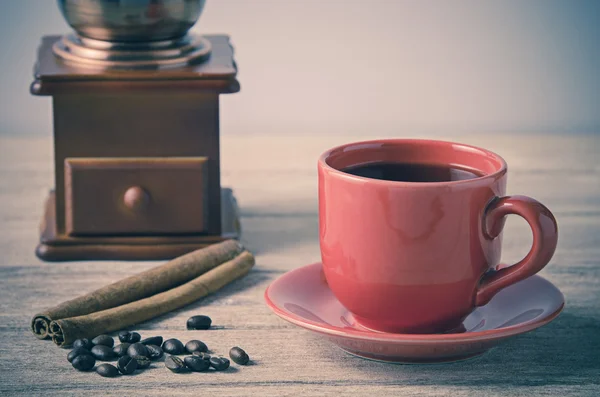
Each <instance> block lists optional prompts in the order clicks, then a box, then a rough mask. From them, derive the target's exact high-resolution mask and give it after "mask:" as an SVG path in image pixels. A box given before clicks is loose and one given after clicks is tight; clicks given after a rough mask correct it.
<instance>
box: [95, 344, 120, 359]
mask: <svg viewBox="0 0 600 397" xmlns="http://www.w3.org/2000/svg"><path fill="white" fill-rule="evenodd" d="M91 353H92V355H93V356H94V357H96V360H100V361H110V360H114V359H115V358H116V356H117V355H116V354H115V352H114V351H113V349H112V348H111V347H108V346H105V345H96V346H94V347H92V350H91Z"/></svg>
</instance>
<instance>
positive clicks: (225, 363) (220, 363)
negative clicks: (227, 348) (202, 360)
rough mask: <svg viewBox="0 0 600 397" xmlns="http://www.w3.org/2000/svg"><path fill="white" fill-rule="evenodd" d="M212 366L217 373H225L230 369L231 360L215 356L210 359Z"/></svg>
mask: <svg viewBox="0 0 600 397" xmlns="http://www.w3.org/2000/svg"><path fill="white" fill-rule="evenodd" d="M210 366H211V367H213V368H214V369H216V370H217V371H225V370H226V369H227V368H229V359H227V358H225V357H214V356H213V357H211V358H210Z"/></svg>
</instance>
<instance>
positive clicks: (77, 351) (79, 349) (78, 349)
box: [67, 347, 92, 363]
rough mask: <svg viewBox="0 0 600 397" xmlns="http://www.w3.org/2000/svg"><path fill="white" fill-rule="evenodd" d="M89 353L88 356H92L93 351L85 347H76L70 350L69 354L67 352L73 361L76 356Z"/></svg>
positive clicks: (69, 359)
mask: <svg viewBox="0 0 600 397" xmlns="http://www.w3.org/2000/svg"><path fill="white" fill-rule="evenodd" d="M85 354H87V355H88V356H91V355H92V353H90V351H89V350H87V349H84V348H83V347H76V348H75V349H73V350H71V351H70V352H69V354H67V360H68V361H69V362H70V363H72V362H73V360H74V359H75V357H77V356H82V355H85Z"/></svg>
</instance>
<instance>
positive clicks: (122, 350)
mask: <svg viewBox="0 0 600 397" xmlns="http://www.w3.org/2000/svg"><path fill="white" fill-rule="evenodd" d="M129 346H131V344H130V343H126V342H124V343H121V344H120V345H116V346H115V347H113V351H114V352H115V355H116V356H117V357H123V356H126V355H127V349H129Z"/></svg>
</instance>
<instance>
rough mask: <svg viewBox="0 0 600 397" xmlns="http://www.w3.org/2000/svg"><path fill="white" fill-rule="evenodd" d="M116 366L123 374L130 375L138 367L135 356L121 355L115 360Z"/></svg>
mask: <svg viewBox="0 0 600 397" xmlns="http://www.w3.org/2000/svg"><path fill="white" fill-rule="evenodd" d="M117 368H118V369H119V372H120V373H122V374H123V375H130V374H132V373H134V372H135V370H136V369H137V368H138V362H137V360H136V359H135V358H132V357H129V356H123V357H121V358H120V359H119V361H117Z"/></svg>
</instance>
